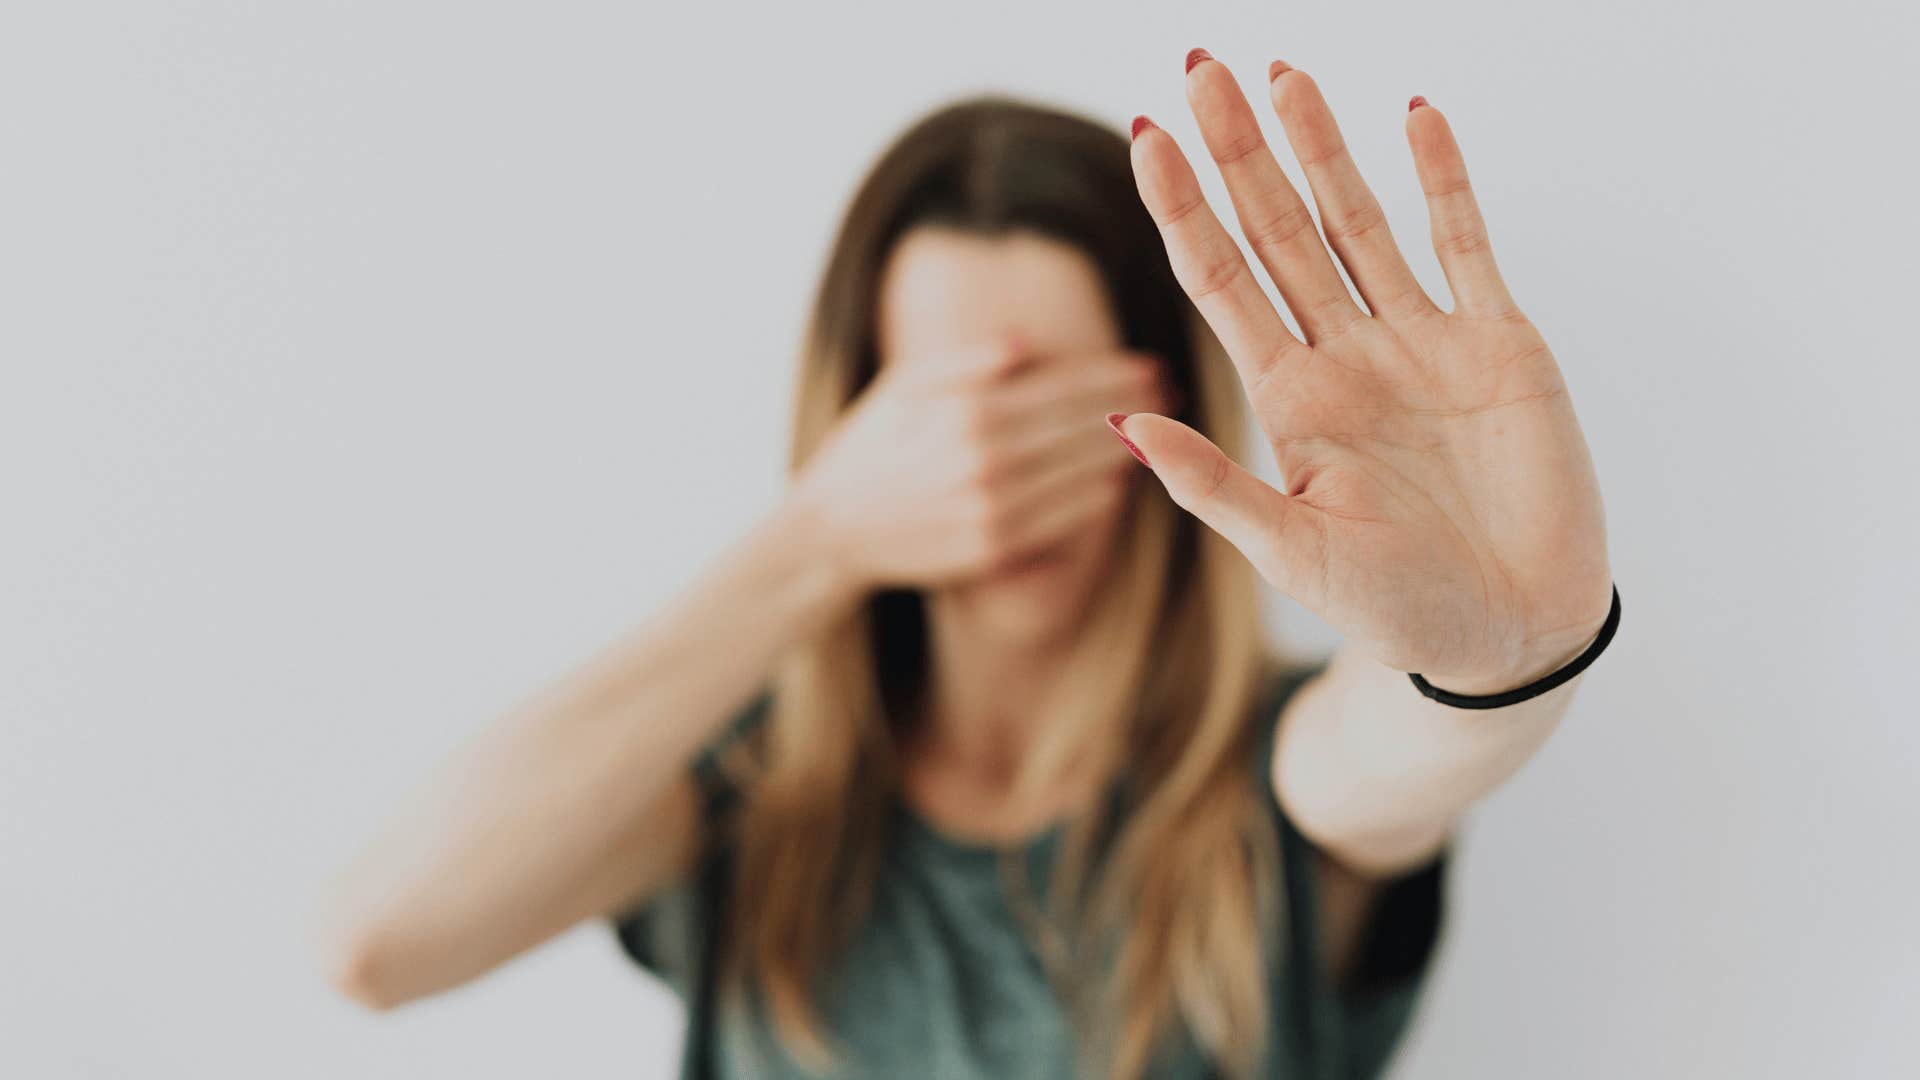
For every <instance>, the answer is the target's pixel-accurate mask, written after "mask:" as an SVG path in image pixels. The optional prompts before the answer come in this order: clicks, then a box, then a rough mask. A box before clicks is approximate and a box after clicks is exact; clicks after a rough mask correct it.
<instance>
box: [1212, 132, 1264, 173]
mask: <svg viewBox="0 0 1920 1080" xmlns="http://www.w3.org/2000/svg"><path fill="white" fill-rule="evenodd" d="M1266 148H1267V141H1266V140H1265V139H1263V138H1261V137H1260V133H1259V132H1258V131H1253V132H1243V133H1241V134H1239V135H1234V136H1232V137H1230V138H1228V139H1227V141H1226V142H1224V143H1222V144H1221V145H1220V148H1219V149H1218V150H1216V151H1214V154H1213V160H1214V163H1215V164H1216V165H1219V166H1221V167H1222V168H1228V167H1231V166H1234V165H1238V164H1239V163H1240V162H1242V161H1245V160H1246V159H1247V158H1249V157H1252V156H1253V155H1254V154H1257V153H1259V152H1260V151H1262V150H1265V149H1266Z"/></svg>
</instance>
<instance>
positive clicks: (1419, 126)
mask: <svg viewBox="0 0 1920 1080" xmlns="http://www.w3.org/2000/svg"><path fill="white" fill-rule="evenodd" d="M1407 144H1408V145H1409V146H1411V147H1412V148H1413V167H1414V169H1415V170H1416V171H1418V172H1419V174H1420V188H1421V190H1422V191H1424V192H1426V196H1427V215H1428V217H1429V218H1430V219H1431V221H1432V225H1433V250H1434V254H1436V255H1438V256H1439V257H1440V269H1441V270H1443V271H1444V272H1445V273H1446V275H1447V287H1448V288H1450V289H1452V290H1453V299H1454V303H1455V310H1457V311H1462V312H1465V313H1466V314H1469V315H1479V316H1499V315H1507V314H1511V313H1512V312H1513V311H1514V310H1515V307H1514V303H1513V296H1512V295H1511V294H1510V293H1508V292H1507V285H1506V282H1505V281H1504V280H1503V279H1502V278H1501V277H1500V268H1499V267H1498V266H1497V265H1495V264H1494V261H1493V247H1492V245H1491V244H1490V243H1489V242H1488V239H1487V223H1486V222H1485V221H1484V220H1483V219H1482V218H1481V217H1480V204H1479V203H1478V202H1476V201H1475V200H1474V197H1473V186H1472V185H1471V184H1470V183H1469V182H1468V180H1467V163H1466V160H1465V159H1464V158H1462V157H1461V156H1460V144H1459V143H1457V142H1455V141H1454V138H1453V128H1452V127H1451V126H1450V125H1448V123H1447V118H1446V117H1445V116H1443V115H1441V113H1440V110H1438V109H1436V108H1434V107H1433V106H1431V105H1429V104H1427V101H1426V99H1425V98H1414V99H1413V104H1412V105H1411V106H1410V107H1409V108H1408V110H1407Z"/></svg>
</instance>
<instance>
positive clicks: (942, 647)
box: [915, 591, 1071, 781]
mask: <svg viewBox="0 0 1920 1080" xmlns="http://www.w3.org/2000/svg"><path fill="white" fill-rule="evenodd" d="M926 610H927V633H928V649H929V654H930V655H929V656H928V660H929V661H930V663H929V665H928V667H929V670H928V676H929V681H928V684H927V692H926V698H925V700H924V703H923V711H922V713H921V716H920V727H919V730H918V732H917V733H916V736H915V741H916V742H917V743H918V744H919V749H920V751H921V752H922V753H924V754H926V755H927V756H929V757H934V758H938V759H941V760H944V761H947V762H949V763H951V764H953V765H957V766H959V767H961V768H963V769H965V770H966V771H968V772H970V773H974V774H975V775H976V776H980V777H983V778H987V777H991V778H996V779H998V778H1004V779H1007V780H1009V781H1010V780H1011V778H1012V777H1013V776H1014V774H1015V773H1016V772H1017V771H1018V769H1019V765H1020V761H1021V759H1022V758H1023V757H1024V755H1025V753H1026V751H1027V748H1028V746H1029V745H1030V744H1031V743H1032V742H1033V739H1034V736H1035V734H1036V733H1037V731H1038V725H1040V724H1042V723H1044V722H1045V719H1046V718H1045V716H1044V715H1042V710H1040V709H1038V708H1036V707H1035V705H1034V703H1036V702H1041V701H1045V700H1047V697H1048V695H1049V694H1050V693H1051V692H1052V690H1053V687H1054V685H1055V683H1056V682H1057V681H1058V680H1059V678H1060V675H1061V673H1062V671H1063V669H1064V664H1063V661H1064V659H1065V656H1066V651H1067V648H1068V646H1069V645H1070V644H1071V643H1070V641H1056V642H1048V643H1038V644H1036V643H1035V642H1033V641H1031V640H1024V639H1011V638H1009V637H1008V636H1007V635H1004V634H1001V633H997V632H995V630H994V628H993V627H992V626H990V625H988V624H987V623H986V621H985V620H984V619H983V618H981V617H980V613H979V612H977V611H975V610H972V609H970V608H969V607H968V605H967V603H966V601H965V598H964V597H963V596H960V595H956V594H954V593H951V592H944V591H942V592H931V593H928V594H927V609H926Z"/></svg>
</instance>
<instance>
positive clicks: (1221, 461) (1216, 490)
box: [1198, 453, 1233, 501]
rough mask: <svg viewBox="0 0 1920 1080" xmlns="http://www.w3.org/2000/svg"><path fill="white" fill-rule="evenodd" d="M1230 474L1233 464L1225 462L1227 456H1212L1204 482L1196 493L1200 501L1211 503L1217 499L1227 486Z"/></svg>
mask: <svg viewBox="0 0 1920 1080" xmlns="http://www.w3.org/2000/svg"><path fill="white" fill-rule="evenodd" d="M1232 474H1233V464H1232V463H1231V462H1229V461H1228V460H1227V455H1225V454H1218V453H1216V454H1214V455H1213V462H1212V464H1211V465H1210V466H1209V467H1208V469H1207V477H1206V480H1205V481H1203V482H1202V483H1201V485H1200V489H1199V492H1198V494H1199V497H1200V499H1201V500H1202V501H1211V500H1212V499H1214V498H1216V497H1218V496H1219V494H1220V492H1221V489H1223V488H1225V487H1226V486H1227V480H1228V478H1229V477H1230V476H1232Z"/></svg>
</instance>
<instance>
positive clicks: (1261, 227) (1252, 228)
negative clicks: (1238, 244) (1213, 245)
mask: <svg viewBox="0 0 1920 1080" xmlns="http://www.w3.org/2000/svg"><path fill="white" fill-rule="evenodd" d="M1312 228H1313V215H1312V214H1309V213H1307V208H1306V205H1305V204H1303V203H1298V202H1296V203H1295V204H1294V205H1292V206H1289V207H1287V208H1285V209H1283V210H1281V211H1279V212H1277V213H1274V214H1270V215H1268V216H1267V217H1264V218H1261V219H1260V220H1258V221H1255V222H1253V223H1252V224H1250V225H1249V226H1247V243H1249V244H1252V245H1253V247H1254V248H1255V250H1258V249H1261V248H1278V247H1286V246H1287V245H1289V244H1291V243H1293V242H1294V241H1296V240H1298V239H1300V238H1301V237H1302V236H1305V235H1307V233H1308V232H1309V231H1310V230H1311V229H1312Z"/></svg>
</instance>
